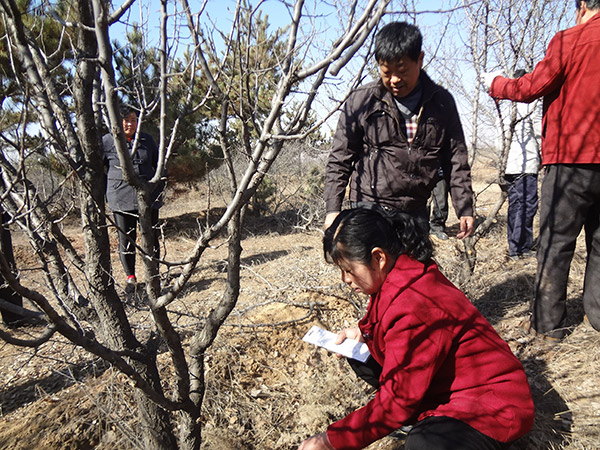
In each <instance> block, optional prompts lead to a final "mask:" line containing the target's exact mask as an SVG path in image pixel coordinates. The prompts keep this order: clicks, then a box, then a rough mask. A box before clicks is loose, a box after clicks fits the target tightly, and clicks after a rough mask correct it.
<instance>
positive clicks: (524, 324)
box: [519, 319, 565, 345]
mask: <svg viewBox="0 0 600 450" xmlns="http://www.w3.org/2000/svg"><path fill="white" fill-rule="evenodd" d="M519 328H521V329H522V330H523V331H525V333H527V334H529V335H530V336H535V337H539V338H541V339H542V340H544V341H545V342H548V343H550V344H553V345H554V344H558V343H560V342H561V341H562V339H563V338H564V337H565V336H564V332H563V331H562V330H553V331H551V333H553V334H555V335H558V334H560V335H561V336H560V337H558V336H551V335H548V334H544V333H539V332H537V331H536V330H535V329H534V328H533V326H532V325H531V320H529V319H523V320H522V321H521V322H520V323H519Z"/></svg>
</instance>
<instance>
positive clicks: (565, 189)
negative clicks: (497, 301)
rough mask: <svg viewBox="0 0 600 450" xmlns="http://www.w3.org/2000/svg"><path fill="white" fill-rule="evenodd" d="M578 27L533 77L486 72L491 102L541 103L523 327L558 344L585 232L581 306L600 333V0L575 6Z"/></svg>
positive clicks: (562, 36)
mask: <svg viewBox="0 0 600 450" xmlns="http://www.w3.org/2000/svg"><path fill="white" fill-rule="evenodd" d="M576 8H577V12H576V26H574V27H572V28H569V29H567V30H564V31H560V32H558V33H557V34H556V35H555V36H554V37H553V38H552V40H551V41H550V44H549V45H548V49H547V51H546V56H545V57H544V59H543V60H542V61H540V62H539V63H538V64H537V66H536V67H535V69H534V70H533V72H531V73H529V74H526V75H524V76H523V77H521V78H518V79H507V78H504V77H501V76H494V75H495V74H484V77H483V78H484V80H483V81H484V83H485V84H486V85H487V86H488V87H489V93H490V95H491V96H492V97H495V98H501V99H510V100H513V101H519V102H531V101H533V100H535V99H537V98H539V97H544V113H543V121H542V165H543V166H545V168H546V175H545V176H544V181H543V183H542V197H541V203H540V239H539V245H538V249H537V262H538V268H537V278H536V294H535V301H534V304H533V314H532V317H531V322H530V324H529V328H530V329H532V330H533V331H534V332H537V333H542V334H543V335H544V336H545V337H546V338H549V339H552V340H560V339H562V338H563V337H564V336H565V333H566V330H565V327H566V325H567V324H566V296H567V282H568V278H569V267H570V265H571V259H572V258H573V253H574V250H575V243H576V240H577V236H578V235H579V232H580V231H581V229H582V228H584V229H585V237H586V246H587V254H588V257H587V266H586V272H585V281H584V287H583V307H584V310H585V313H586V314H587V317H588V318H589V321H590V323H591V324H592V326H593V327H594V328H595V329H596V330H600V79H599V75H598V74H600V59H599V58H598V54H600V14H598V13H599V12H600V0H581V1H577V2H576Z"/></svg>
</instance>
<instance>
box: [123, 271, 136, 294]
mask: <svg viewBox="0 0 600 450" xmlns="http://www.w3.org/2000/svg"><path fill="white" fill-rule="evenodd" d="M136 288H137V278H136V277H135V275H129V276H128V277H127V286H125V293H126V294H128V295H129V294H133V293H134V292H135V290H136Z"/></svg>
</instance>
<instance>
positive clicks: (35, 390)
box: [0, 359, 109, 415]
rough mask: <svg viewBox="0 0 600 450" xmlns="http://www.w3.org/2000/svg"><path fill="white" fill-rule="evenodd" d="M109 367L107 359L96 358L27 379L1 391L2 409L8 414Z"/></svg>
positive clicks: (101, 372)
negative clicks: (43, 375) (37, 377)
mask: <svg viewBox="0 0 600 450" xmlns="http://www.w3.org/2000/svg"><path fill="white" fill-rule="evenodd" d="M108 368H109V364H108V363H107V362H105V361H102V360H99V359H95V360H93V361H85V362H82V363H79V364H69V365H67V366H66V367H65V368H63V369H61V370H55V371H53V372H52V374H50V375H49V376H47V377H44V378H40V379H34V380H30V381H27V382H25V383H23V384H19V385H15V386H13V387H11V388H9V389H7V390H5V391H2V392H0V411H1V412H2V415H6V414H8V413H10V412H12V411H15V410H17V409H19V408H21V407H23V406H26V405H28V404H30V403H32V402H34V401H36V400H38V399H40V398H42V397H43V396H46V395H49V394H54V393H57V392H60V391H62V390H63V389H66V388H68V387H69V386H72V385H73V384H75V383H76V382H79V381H82V380H84V379H86V378H87V377H90V376H92V377H98V376H100V375H102V374H103V373H104V372H105V371H106V370H107V369H108Z"/></svg>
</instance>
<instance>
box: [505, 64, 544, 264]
mask: <svg viewBox="0 0 600 450" xmlns="http://www.w3.org/2000/svg"><path fill="white" fill-rule="evenodd" d="M526 73H527V72H525V70H523V69H519V70H516V71H515V73H514V76H515V77H516V78H519V77H522V76H523V75H525V74H526ZM539 106H540V105H539V104H538V102H534V103H517V123H516V125H515V130H514V133H513V135H512V141H511V143H510V148H509V149H508V157H507V160H506V170H505V171H504V180H505V181H506V188H507V191H508V214H507V218H506V231H507V237H508V256H509V257H510V258H519V257H521V256H528V255H530V254H532V252H531V249H532V247H533V219H534V217H535V214H536V212H537V209H538V171H539V169H540V140H541V135H540V130H541V125H542V120H541V117H539Z"/></svg>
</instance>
